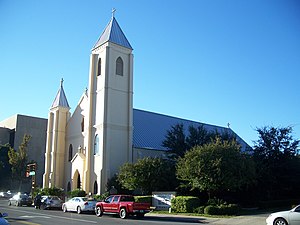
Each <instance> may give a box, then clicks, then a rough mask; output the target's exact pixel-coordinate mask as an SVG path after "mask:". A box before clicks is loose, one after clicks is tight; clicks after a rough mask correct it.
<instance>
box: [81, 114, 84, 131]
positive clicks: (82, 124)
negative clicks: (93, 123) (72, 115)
mask: <svg viewBox="0 0 300 225" xmlns="http://www.w3.org/2000/svg"><path fill="white" fill-rule="evenodd" d="M81 132H84V117H82V120H81Z"/></svg>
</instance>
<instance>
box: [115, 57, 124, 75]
mask: <svg viewBox="0 0 300 225" xmlns="http://www.w3.org/2000/svg"><path fill="white" fill-rule="evenodd" d="M116 74H117V75H120V76H123V60H122V59H121V57H118V58H117V61H116Z"/></svg>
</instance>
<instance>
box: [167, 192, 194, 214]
mask: <svg viewBox="0 0 300 225" xmlns="http://www.w3.org/2000/svg"><path fill="white" fill-rule="evenodd" d="M199 206H200V200H199V198H197V197H193V196H177V197H175V198H172V200H171V210H172V212H177V213H192V212H194V210H195V209H196V208H197V207H199Z"/></svg>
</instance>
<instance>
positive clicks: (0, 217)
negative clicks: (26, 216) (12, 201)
mask: <svg viewBox="0 0 300 225" xmlns="http://www.w3.org/2000/svg"><path fill="white" fill-rule="evenodd" d="M7 216H8V214H7V213H0V225H9V222H8V221H7V220H6V219H5V218H4V217H7Z"/></svg>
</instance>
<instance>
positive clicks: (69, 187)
mask: <svg viewBox="0 0 300 225" xmlns="http://www.w3.org/2000/svg"><path fill="white" fill-rule="evenodd" d="M69 191H71V183H70V181H69V182H68V186H67V192H69Z"/></svg>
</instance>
